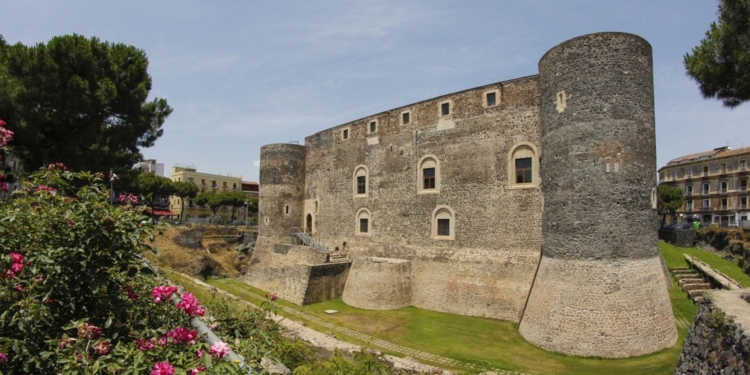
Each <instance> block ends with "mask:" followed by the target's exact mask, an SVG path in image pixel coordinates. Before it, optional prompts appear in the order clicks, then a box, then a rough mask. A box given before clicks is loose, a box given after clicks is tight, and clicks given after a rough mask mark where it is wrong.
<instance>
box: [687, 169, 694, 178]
mask: <svg viewBox="0 0 750 375" xmlns="http://www.w3.org/2000/svg"><path fill="white" fill-rule="evenodd" d="M685 176H686V177H687V178H691V177H693V168H688V169H687V170H686V171H685Z"/></svg>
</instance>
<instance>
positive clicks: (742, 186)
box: [740, 180, 747, 191]
mask: <svg viewBox="0 0 750 375" xmlns="http://www.w3.org/2000/svg"><path fill="white" fill-rule="evenodd" d="M740 190H742V191H745V190H747V180H740Z"/></svg>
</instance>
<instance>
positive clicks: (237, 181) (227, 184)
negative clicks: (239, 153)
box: [170, 166, 244, 220]
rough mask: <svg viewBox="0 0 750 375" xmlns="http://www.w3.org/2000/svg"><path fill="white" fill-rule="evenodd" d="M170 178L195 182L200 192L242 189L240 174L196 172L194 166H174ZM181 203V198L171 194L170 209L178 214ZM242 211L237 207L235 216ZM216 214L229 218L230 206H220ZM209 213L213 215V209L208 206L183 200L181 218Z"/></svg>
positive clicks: (204, 215) (230, 213) (203, 215)
mask: <svg viewBox="0 0 750 375" xmlns="http://www.w3.org/2000/svg"><path fill="white" fill-rule="evenodd" d="M170 178H171V180H172V181H185V182H190V183H192V184H196V185H198V187H199V188H200V191H201V192H203V191H215V192H223V191H239V192H241V191H242V176H232V175H229V174H227V175H222V174H211V173H203V172H198V171H197V169H196V167H195V166H174V167H172V171H171V174H170ZM181 205H182V199H181V198H179V197H175V196H173V197H172V198H171V199H170V210H172V211H173V212H175V213H178V214H179V213H180V209H181ZM242 212H244V210H242V209H238V210H237V211H236V212H235V218H237V217H238V216H241V213H242ZM216 214H217V215H221V216H224V217H226V218H227V219H230V218H231V215H232V208H231V207H222V208H221V209H219V210H218V211H217V212H216ZM211 215H213V211H212V210H211V209H210V208H209V207H208V206H206V207H203V206H198V205H196V204H194V203H193V200H192V199H190V200H188V201H187V202H185V212H184V214H183V219H185V218H188V217H208V216H211ZM240 220H241V217H240Z"/></svg>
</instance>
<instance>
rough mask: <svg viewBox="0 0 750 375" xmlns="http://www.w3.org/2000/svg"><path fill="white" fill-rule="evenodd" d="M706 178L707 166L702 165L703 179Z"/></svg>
mask: <svg viewBox="0 0 750 375" xmlns="http://www.w3.org/2000/svg"><path fill="white" fill-rule="evenodd" d="M706 176H708V166H707V165H704V166H703V177H706Z"/></svg>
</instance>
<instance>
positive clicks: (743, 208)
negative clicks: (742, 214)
mask: <svg viewBox="0 0 750 375" xmlns="http://www.w3.org/2000/svg"><path fill="white" fill-rule="evenodd" d="M737 208H738V209H740V210H746V209H747V205H746V204H738V205H737Z"/></svg>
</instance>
